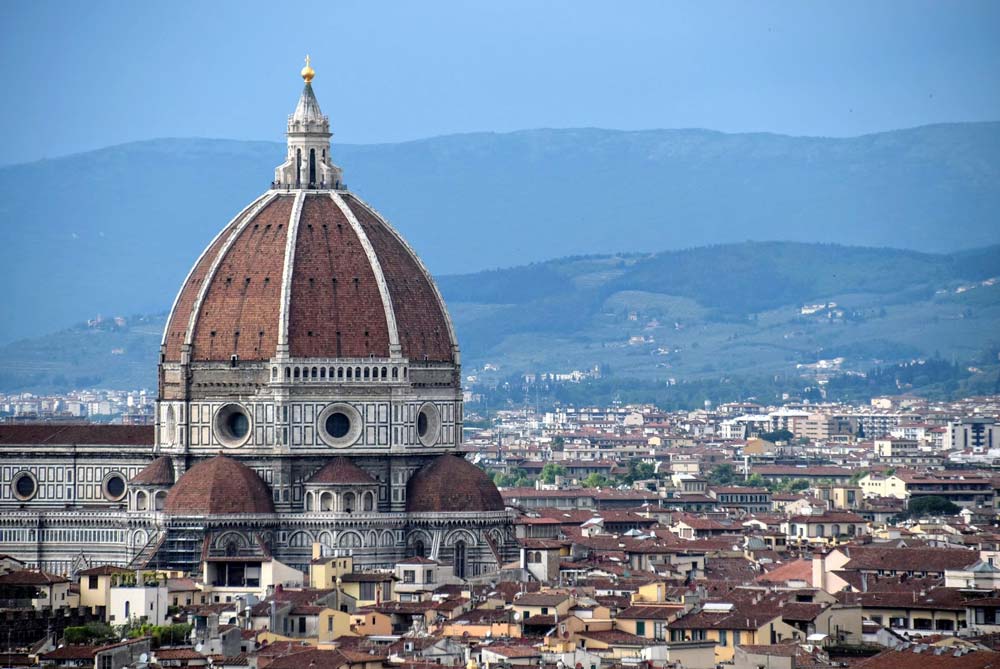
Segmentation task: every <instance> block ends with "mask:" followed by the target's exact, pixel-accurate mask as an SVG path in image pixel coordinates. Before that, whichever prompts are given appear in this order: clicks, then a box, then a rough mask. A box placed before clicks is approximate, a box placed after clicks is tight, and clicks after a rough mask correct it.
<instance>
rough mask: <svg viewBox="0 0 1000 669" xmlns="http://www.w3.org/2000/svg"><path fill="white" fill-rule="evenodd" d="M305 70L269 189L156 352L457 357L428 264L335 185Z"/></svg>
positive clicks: (216, 248)
mask: <svg viewBox="0 0 1000 669" xmlns="http://www.w3.org/2000/svg"><path fill="white" fill-rule="evenodd" d="M303 76H305V75H303ZM311 78H312V73H311V70H310V75H309V77H308V79H307V81H306V84H305V87H304V89H303V92H302V96H301V98H300V99H299V103H298V106H297V107H296V109H295V112H294V113H293V114H292V115H290V116H289V119H288V132H287V136H288V153H287V156H286V160H285V162H284V163H283V164H282V165H281V166H279V167H278V168H277V169H276V171H275V181H274V183H273V184H272V188H271V189H270V190H268V191H267V192H266V193H264V194H263V195H261V196H260V197H259V198H257V199H256V200H255V201H253V202H252V203H251V204H250V205H249V206H247V207H246V209H244V210H243V211H242V212H240V213H239V214H238V215H237V216H236V217H235V218H234V219H233V220H232V221H231V222H230V223H229V224H228V225H227V226H226V227H225V228H223V230H222V231H221V232H220V233H219V234H218V235H217V236H216V238H215V239H214V240H213V241H212V242H211V243H210V244H209V245H208V247H207V248H206V249H205V251H204V252H203V253H202V255H201V257H200V258H198V260H197V262H196V263H195V264H194V267H192V268H191V271H190V272H189V274H188V276H187V278H186V280H185V281H184V284H183V285H182V286H181V289H180V292H179V293H178V295H177V297H176V299H175V301H174V305H173V309H172V310H171V314H170V317H169V318H168V320H167V326H166V328H165V330H164V335H163V342H162V344H163V346H162V360H163V362H165V363H178V362H179V363H198V362H236V361H265V360H271V359H274V358H284V359H302V358H324V359H330V358H354V359H359V358H372V357H375V358H395V359H400V358H406V359H408V360H409V361H411V362H441V363H455V364H457V363H458V345H457V340H456V339H455V335H454V331H453V329H452V326H451V321H450V319H449V317H448V312H447V310H446V308H445V305H444V302H443V300H442V299H441V295H440V293H439V292H438V289H437V287H436V286H435V284H434V281H433V280H432V278H431V276H430V274H429V273H428V272H427V270H426V268H425V267H424V266H423V264H422V263H421V262H420V259H419V258H418V257H417V256H416V254H415V253H414V252H413V250H412V249H411V248H410V247H409V246H408V245H407V243H406V242H405V241H404V240H403V238H402V237H401V236H400V235H399V233H398V232H396V230H395V229H393V227H392V226H390V225H389V224H388V223H387V222H386V221H385V219H383V218H382V217H381V216H380V215H379V214H378V213H377V212H376V211H375V210H374V209H372V208H371V207H370V206H369V205H368V204H366V203H365V202H363V201H362V200H361V199H360V198H358V197H357V196H356V195H354V194H353V193H351V192H349V191H348V190H347V189H346V188H344V187H343V185H342V184H341V181H340V178H341V170H340V168H339V167H337V166H336V165H334V164H333V163H332V162H331V160H330V132H329V120H328V119H327V117H326V116H324V115H323V114H322V112H321V111H320V108H319V103H318V102H317V101H316V97H315V95H314V93H313V89H312V84H311V83H309V80H311Z"/></svg>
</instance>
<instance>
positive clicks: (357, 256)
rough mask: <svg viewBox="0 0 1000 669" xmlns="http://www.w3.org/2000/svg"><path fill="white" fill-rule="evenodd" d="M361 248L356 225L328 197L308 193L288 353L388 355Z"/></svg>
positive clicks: (377, 296)
mask: <svg viewBox="0 0 1000 669" xmlns="http://www.w3.org/2000/svg"><path fill="white" fill-rule="evenodd" d="M361 249H362V243H361V240H360V239H359V238H358V236H357V234H356V232H355V228H354V226H352V225H351V224H350V222H349V221H348V220H347V217H346V216H345V215H344V213H343V212H342V211H341V209H340V208H339V207H338V206H337V205H336V203H335V201H334V200H333V199H332V198H330V197H329V196H327V195H326V194H323V195H310V196H309V197H307V198H306V201H305V204H304V205H303V207H302V218H301V220H300V222H299V229H298V241H297V242H296V245H295V272H294V273H293V275H292V293H291V300H290V303H289V306H288V309H289V311H288V346H289V353H290V355H291V357H292V358H295V359H300V358H330V357H336V358H368V357H369V356H371V355H374V356H376V357H378V358H388V357H389V351H390V348H389V347H390V332H389V327H388V325H387V322H386V313H385V307H384V303H383V302H382V296H381V293H380V291H379V289H378V281H377V278H376V273H375V267H373V266H372V263H371V262H370V260H369V258H368V256H367V255H366V254H365V253H362V252H361Z"/></svg>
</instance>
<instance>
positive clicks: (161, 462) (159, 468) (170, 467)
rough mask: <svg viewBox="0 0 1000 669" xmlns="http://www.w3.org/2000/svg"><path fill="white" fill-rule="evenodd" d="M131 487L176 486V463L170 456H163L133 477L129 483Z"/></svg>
mask: <svg viewBox="0 0 1000 669" xmlns="http://www.w3.org/2000/svg"><path fill="white" fill-rule="evenodd" d="M129 483H130V484H131V485H173V484H174V461H173V460H171V459H170V456H169V455H161V456H160V457H158V458H156V459H155V460H153V461H152V462H150V463H149V464H148V465H146V466H145V467H143V469H142V471H140V472H139V473H138V474H136V475H135V476H133V477H132V480H131V481H129Z"/></svg>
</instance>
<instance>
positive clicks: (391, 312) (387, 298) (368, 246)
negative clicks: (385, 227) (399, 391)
mask: <svg viewBox="0 0 1000 669" xmlns="http://www.w3.org/2000/svg"><path fill="white" fill-rule="evenodd" d="M330 197H331V198H333V201H334V202H336V203H337V207H338V208H339V209H340V211H341V212H342V213H343V214H344V216H345V217H347V220H348V221H349V222H350V223H351V227H352V228H354V232H355V234H356V235H357V236H358V240H359V241H360V242H361V247H362V248H363V249H364V250H365V255H367V256H368V263H369V264H370V265H371V268H372V272H373V273H374V274H375V281H376V283H377V284H378V292H379V295H381V296H382V307H383V309H384V310H385V322H386V327H387V328H388V329H389V354H390V356H391V357H393V358H398V357H399V355H400V352H401V348H400V345H399V327H398V326H397V324H396V310H395V309H394V308H393V304H392V295H391V294H390V293H389V286H388V285H387V284H386V281H385V274H384V273H383V272H382V263H381V262H379V258H378V254H376V253H375V249H374V247H373V246H372V243H371V240H369V239H368V235H366V234H365V231H364V228H363V227H362V226H361V223H359V222H358V218H357V216H355V215H354V212H353V211H352V210H351V208H350V207H349V206H348V205H347V203H346V202H345V201H344V198H342V197H340V195H338V194H337V193H330Z"/></svg>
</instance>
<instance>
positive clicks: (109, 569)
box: [77, 564, 132, 576]
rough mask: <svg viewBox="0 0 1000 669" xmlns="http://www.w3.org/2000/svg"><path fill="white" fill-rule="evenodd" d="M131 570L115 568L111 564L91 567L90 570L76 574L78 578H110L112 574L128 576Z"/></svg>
mask: <svg viewBox="0 0 1000 669" xmlns="http://www.w3.org/2000/svg"><path fill="white" fill-rule="evenodd" d="M130 573H132V570H130V569H126V568H125V567H116V566H115V565H111V564H102V565H101V566H99V567H91V568H90V569H81V570H80V571H79V572H77V574H79V575H80V576H111V575H112V574H130Z"/></svg>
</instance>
